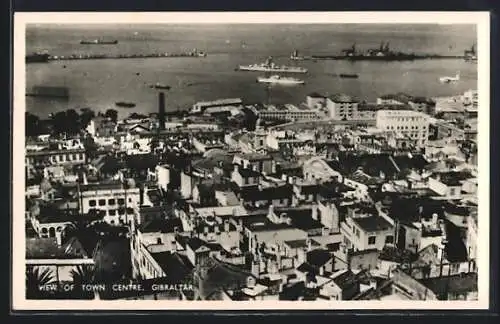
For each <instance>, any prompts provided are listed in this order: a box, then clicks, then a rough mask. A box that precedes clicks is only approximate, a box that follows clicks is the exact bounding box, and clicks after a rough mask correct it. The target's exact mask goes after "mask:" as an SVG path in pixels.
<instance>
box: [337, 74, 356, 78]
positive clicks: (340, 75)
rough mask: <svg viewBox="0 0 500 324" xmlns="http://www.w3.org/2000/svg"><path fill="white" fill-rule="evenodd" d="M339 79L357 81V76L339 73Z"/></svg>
mask: <svg viewBox="0 0 500 324" xmlns="http://www.w3.org/2000/svg"><path fill="white" fill-rule="evenodd" d="M339 77H341V78H343V79H357V78H359V75H358V74H356V73H353V74H349V73H340V74H339Z"/></svg>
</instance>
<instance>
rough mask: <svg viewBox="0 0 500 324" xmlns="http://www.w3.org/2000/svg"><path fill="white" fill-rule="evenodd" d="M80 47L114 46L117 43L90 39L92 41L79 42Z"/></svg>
mask: <svg viewBox="0 0 500 324" xmlns="http://www.w3.org/2000/svg"><path fill="white" fill-rule="evenodd" d="M80 44H82V45H116V44H118V41H117V40H116V39H115V40H102V39H92V40H81V41H80Z"/></svg>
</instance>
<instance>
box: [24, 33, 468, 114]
mask: <svg viewBox="0 0 500 324" xmlns="http://www.w3.org/2000/svg"><path fill="white" fill-rule="evenodd" d="M94 38H105V39H117V40H118V41H119V43H118V44H117V45H111V46H110V45H106V46H98V45H81V44H79V43H80V40H82V39H94ZM381 41H389V42H390V46H391V48H393V49H394V50H397V51H404V52H415V53H430V54H442V55H462V54H463V51H464V49H466V48H470V46H471V45H472V44H473V43H474V42H475V41H476V31H475V28H474V27H473V26H468V25H412V26H409V25H408V26H405V25H399V24H398V25H397V28H394V26H393V25H278V26H276V25H231V26H228V25H154V26H152V25H136V26H134V25H127V26H106V25H95V26H76V25H73V26H71V27H68V26H57V25H51V26H47V25H44V26H40V25H39V26H28V28H27V40H26V48H27V53H30V52H35V51H44V50H46V51H48V52H49V53H50V54H52V55H71V54H140V53H165V52H169V53H179V52H187V51H192V50H193V49H195V48H196V49H198V50H200V51H205V52H207V53H208V56H207V57H203V58H182V57H180V58H151V59H127V60H120V59H116V60H115V59H109V60H81V61H78V60H75V61H54V62H50V63H46V64H45V63H41V64H28V65H26V83H27V84H26V86H27V88H32V87H34V86H38V85H51V86H65V87H68V88H69V92H70V98H69V100H68V101H60V100H57V99H51V98H35V97H27V98H26V108H27V111H30V112H32V113H36V114H38V115H40V116H47V114H49V113H50V112H54V111H57V110H63V109H68V108H74V109H80V108H84V107H89V108H92V109H94V110H96V111H99V110H102V111H104V110H106V109H108V108H114V109H117V110H118V111H119V112H120V113H123V114H125V115H127V114H129V113H130V112H131V110H132V111H137V112H143V113H148V112H153V111H156V109H157V98H156V93H157V91H158V90H155V89H151V88H150V87H149V86H150V85H151V84H154V83H157V82H158V83H162V84H167V85H169V86H171V87H172V88H171V90H170V91H168V93H167V107H168V109H170V110H176V109H189V108H190V107H191V106H192V105H193V104H194V103H195V102H197V101H205V100H214V99H218V98H224V97H230V98H234V97H241V98H242V99H244V100H245V101H249V102H270V103H294V104H299V103H300V102H303V101H304V98H305V96H306V95H307V94H308V93H310V92H312V91H315V92H319V93H322V94H324V95H328V94H334V93H337V92H344V93H347V94H350V95H353V96H356V97H359V98H361V99H365V100H368V101H374V100H375V99H376V98H377V96H378V95H382V94H387V93H395V92H406V93H409V94H412V95H418V96H428V97H434V96H451V95H455V94H459V93H462V92H464V91H466V90H468V89H476V88H477V64H474V63H470V62H465V61H463V60H446V61H441V60H420V61H408V62H369V61H360V62H349V61H317V62H314V61H290V60H289V56H290V53H291V52H292V51H293V50H294V49H297V50H299V52H300V54H301V55H313V54H319V55H321V54H334V53H339V52H340V51H341V50H342V49H343V48H347V47H350V46H351V45H352V43H354V42H356V44H357V46H358V47H359V48H360V49H363V48H372V47H375V48H376V47H378V46H379V44H380V42H381ZM268 56H273V57H274V58H275V62H276V63H277V64H287V65H299V66H303V67H305V68H307V69H308V70H309V72H308V73H307V74H306V75H303V76H301V78H303V79H304V80H305V82H306V85H305V86H301V87H294V86H273V87H271V88H270V90H269V91H267V90H266V86H265V85H263V84H259V83H256V82H255V80H256V77H257V76H259V75H260V74H259V73H255V72H239V71H235V67H237V66H238V65H240V64H252V63H260V62H263V61H264V60H265V59H266V58H267V57H268ZM458 71H459V72H460V82H458V83H456V84H442V83H440V82H439V80H438V79H439V77H441V76H453V75H455V74H456V73H457V72H458ZM341 73H346V74H359V78H357V79H341V78H339V77H335V76H334V75H338V74H341ZM118 101H126V102H134V103H136V107H135V108H132V109H123V108H118V107H116V106H115V102H118Z"/></svg>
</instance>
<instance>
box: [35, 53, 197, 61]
mask: <svg viewBox="0 0 500 324" xmlns="http://www.w3.org/2000/svg"><path fill="white" fill-rule="evenodd" d="M206 56H207V54H206V53H204V52H187V53H147V54H72V55H48V56H47V57H46V60H45V61H44V62H50V61H73V60H104V59H115V60H116V59H138V58H175V57H192V58H196V57H197V58H203V57H206ZM26 63H33V62H29V61H27V62H26Z"/></svg>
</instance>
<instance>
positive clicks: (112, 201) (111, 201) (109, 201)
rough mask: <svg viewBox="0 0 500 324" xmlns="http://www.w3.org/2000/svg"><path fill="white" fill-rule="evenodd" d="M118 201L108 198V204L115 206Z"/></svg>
mask: <svg viewBox="0 0 500 324" xmlns="http://www.w3.org/2000/svg"><path fill="white" fill-rule="evenodd" d="M115 203H116V201H115V200H114V199H108V205H110V206H114V205H115Z"/></svg>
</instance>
